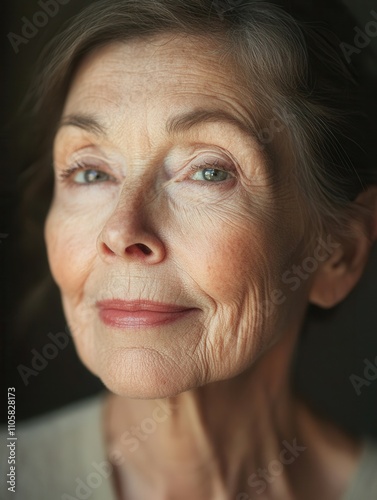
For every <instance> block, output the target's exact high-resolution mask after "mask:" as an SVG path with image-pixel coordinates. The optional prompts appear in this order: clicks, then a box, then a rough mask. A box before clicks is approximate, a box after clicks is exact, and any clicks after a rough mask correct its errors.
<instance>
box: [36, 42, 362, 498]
mask: <svg viewBox="0 0 377 500" xmlns="http://www.w3.org/2000/svg"><path fill="white" fill-rule="evenodd" d="M249 100H250V99H248V101H246V96H245V94H244V93H243V91H242V85H240V81H239V79H238V78H237V74H236V73H235V71H234V70H233V69H232V68H229V67H224V65H221V64H220V63H219V62H218V60H217V59H216V57H215V56H214V55H213V53H211V52H210V50H209V44H208V43H207V44H204V45H203V43H202V42H200V41H198V40H190V39H187V38H185V39H184V38H179V37H175V38H173V37H160V38H158V39H153V40H149V41H148V42H141V41H133V42H128V43H127V44H121V43H113V44H111V45H108V46H106V47H103V48H101V49H98V50H96V51H94V52H93V53H92V54H91V55H89V56H87V58H86V59H84V61H83V62H82V63H81V65H80V67H79V70H78V72H77V73H76V75H75V78H74V80H73V82H72V85H71V88H70V90H69V94H68V98H67V101H66V104H65V108H64V111H63V119H62V126H61V128H60V129H59V131H58V133H57V135H56V138H55V144H54V168H55V174H56V183H55V193H54V199H53V202H52V206H51V209H50V212H49V215H48V218H47V221H46V227H45V235H46V242H47V248H48V256H49V261H50V266H51V270H52V273H53V276H54V279H55V280H56V282H57V284H58V286H59V287H60V290H61V294H62V300H63V306H64V310H65V314H66V317H67V320H68V323H69V325H70V328H71V330H72V334H73V338H74V341H75V344H76V347H77V351H78V353H79V356H80V358H81V359H82V361H83V363H84V364H85V365H86V366H87V367H88V369H89V370H90V371H92V372H93V373H94V374H96V375H97V376H98V377H100V378H101V380H102V381H103V382H104V384H105V385H106V386H107V388H108V389H109V391H110V393H112V395H109V397H108V400H107V403H106V407H105V412H104V433H105V436H106V443H107V447H108V452H109V456H110V457H111V456H113V457H115V456H117V457H118V459H117V460H116V459H115V458H114V459H113V463H114V465H116V466H117V467H115V469H114V474H113V477H114V484H115V485H116V487H117V492H118V496H119V498H124V499H125V498H127V499H128V498H145V499H148V498H153V499H154V500H156V499H157V500H159V499H161V500H162V499H168V498H180V499H181V500H182V499H185V498H190V499H192V498H195V499H199V500H200V499H201V498H203V499H204V498H206V499H211V498H213V499H215V498H216V499H222V498H224V499H225V498H237V500H246V499H247V498H248V496H242V494H241V493H242V492H244V493H243V494H244V495H249V497H250V498H254V496H253V495H256V487H255V486H250V485H249V484H248V477H249V476H250V475H251V474H252V473H253V472H255V471H258V470H259V469H260V468H262V469H263V468H264V467H266V466H267V465H268V464H269V463H270V462H271V460H272V459H274V458H277V457H279V453H280V452H281V449H282V442H283V441H284V440H288V441H290V442H292V440H293V439H297V440H298V441H299V443H300V444H301V445H302V446H303V447H305V452H303V453H302V454H301V455H300V457H299V458H297V457H296V458H297V459H296V458H295V460H294V462H293V463H291V464H289V465H286V466H284V467H283V470H282V471H281V472H280V473H279V474H278V475H277V476H274V478H273V480H272V481H269V480H267V479H264V482H265V485H266V488H265V489H264V490H263V492H262V493H260V494H258V498H261V499H263V498H269V499H273V498H279V499H282V498H284V499H285V498H287V499H288V498H305V500H310V499H311V498H313V499H314V498H316V499H318V498H321V499H323V500H326V499H327V498H329V499H330V498H331V499H333V498H340V497H339V495H340V494H341V492H342V491H343V490H344V488H345V487H346V485H347V481H348V479H349V475H350V474H351V473H352V471H353V470H354V468H355V464H356V459H357V456H358V453H359V446H358V445H357V443H354V442H353V441H352V440H350V439H348V438H347V437H346V436H344V435H342V434H341V433H340V432H339V431H337V430H336V429H335V428H333V427H331V426H330V425H329V424H327V423H325V422H322V421H321V420H320V419H319V418H317V417H314V416H313V414H311V413H310V412H308V410H306V409H304V407H303V405H301V404H299V403H298V402H297V401H295V399H294V397H293V396H292V395H291V392H290V389H289V367H290V364H291V358H292V356H293V353H294V348H295V342H296V340H297V336H298V334H299V331H300V326H301V323H302V320H303V318H304V315H305V311H306V307H307V305H308V302H309V301H310V300H311V299H312V300H313V302H316V303H318V304H321V305H324V306H326V307H331V306H332V305H334V303H336V302H338V301H339V300H341V299H342V298H343V297H344V296H345V295H346V294H347V293H348V291H349V290H350V289H352V287H353V286H354V284H355V282H356V281H357V279H358V277H359V276H360V274H361V272H362V268H363V265H364V263H365V261H366V259H367V254H368V250H369V246H368V244H366V243H365V241H367V240H365V239H364V240H362V243H363V245H361V246H360V248H359V247H358V248H359V250H358V251H357V252H346V251H345V250H344V247H343V246H340V245H339V246H338V247H336V248H335V249H334V251H333V252H332V253H331V255H329V256H328V257H329V258H328V259H327V260H326V261H325V262H321V263H320V265H319V268H318V271H317V272H315V273H312V274H311V275H310V277H309V278H308V279H302V280H301V281H300V286H299V288H298V290H296V291H295V292H292V291H290V290H288V291H287V290H286V288H284V287H285V285H284V284H283V283H282V278H281V277H282V275H283V273H284V272H285V271H287V270H289V269H290V268H291V266H292V265H294V264H297V265H298V264H300V262H301V259H302V255H301V244H302V235H303V230H304V227H305V221H302V220H301V219H300V215H299V214H300V210H299V205H298V200H297V197H295V196H294V193H293V189H292V179H291V178H290V176H289V172H286V166H285V163H286V162H284V157H283V156H282V157H281V159H280V160H281V161H280V162H279V165H277V167H278V168H271V164H270V162H269V161H268V157H267V155H266V152H265V151H264V149H263V148H261V147H260V145H259V144H258V142H257V140H256V139H255V137H253V134H252V132H251V131H250V133H248V132H247V131H246V130H241V129H240V128H238V127H236V126H235V124H234V123H230V122H225V121H224V120H223V121H216V122H215V121H213V120H208V119H207V120H204V121H201V122H200V123H199V124H196V125H195V126H192V127H190V128H189V129H187V130H183V129H181V130H178V131H176V132H174V133H172V132H169V131H166V130H165V127H166V124H167V122H169V120H171V119H172V118H173V117H176V116H177V115H181V114H182V113H188V112H192V111H194V110H203V109H206V110H210V111H213V110H215V109H216V110H222V111H224V110H225V111H226V112H227V113H229V114H231V115H232V116H233V117H234V118H236V119H238V120H241V121H242V122H243V123H244V124H247V123H248V116H249V109H247V108H246V107H245V104H244V103H245V102H249ZM78 114H80V115H85V116H89V115H90V117H91V118H92V119H93V118H94V119H95V120H96V121H97V122H98V124H99V126H100V127H101V131H100V130H99V127H97V128H96V129H93V127H91V129H90V127H88V121H86V122H85V124H84V125H83V123H84V122H83V121H82V120H81V122H79V123H78V122H77V117H76V118H74V117H73V116H72V115H78ZM244 128H246V127H244ZM282 133H283V132H282ZM280 139H281V138H278V137H277V138H276V140H280ZM206 163H210V164H213V168H217V169H219V170H221V171H222V172H226V171H227V170H230V173H228V174H227V173H222V174H221V175H223V176H224V177H222V178H223V180H221V181H218V182H213V181H212V182H210V181H206V180H203V169H206V168H208V165H207V164H206ZM78 164H79V165H82V164H85V165H86V166H87V168H91V169H94V170H96V171H99V172H100V174H99V175H100V177H99V179H100V180H101V181H102V182H92V183H91V184H82V181H83V180H84V179H85V177H84V173H83V172H82V171H77V170H76V171H74V172H70V173H67V169H69V168H71V167H72V166H77V165H78ZM194 165H195V166H196V167H198V168H197V170H196V171H192V170H190V167H191V166H194ZM275 167H276V165H275ZM360 238H361V239H362V236H360ZM346 255H347V256H349V255H353V256H354V255H358V257H359V260H358V263H357V269H356V270H355V265H354V267H353V274H352V277H351V276H350V274H349V273H348V270H349V269H350V266H351V262H350V261H347V260H346V259H345V256H346ZM352 262H353V261H352ZM353 264H354V262H353ZM274 290H280V291H281V292H282V294H283V296H284V301H282V303H278V302H279V301H278V300H275V299H273V300H272V299H271V297H274V292H273V291H274ZM104 299H123V300H135V299H146V300H153V301H158V302H165V303H170V304H179V305H182V306H184V307H190V308H194V310H193V311H192V312H191V313H190V314H189V315H187V316H186V317H184V318H183V319H181V320H179V321H176V322H174V323H171V324H168V325H164V326H160V327H141V328H137V329H136V328H135V329H121V328H112V327H109V326H107V325H105V324H104V323H103V322H102V321H101V320H100V317H99V311H98V308H97V307H96V302H97V301H99V300H104ZM130 398H137V399H130ZM161 398H168V399H167V400H165V401H168V402H170V404H171V405H172V407H173V410H172V411H170V412H169V414H168V418H167V419H164V420H163V421H162V422H163V423H161V424H158V426H157V429H156V430H155V431H153V434H151V435H148V436H147V437H146V434H145V433H144V434H140V432H141V431H140V428H139V430H138V431H137V430H135V427H138V426H140V422H142V421H143V418H145V417H146V416H148V415H150V414H152V413H153V411H154V410H155V408H156V404H157V403H156V401H159V400H161ZM131 427H133V431H132V432H133V434H132V433H130V436H131V435H132V436H134V439H138V440H139V443H140V446H139V447H138V448H139V449H138V452H137V453H135V452H134V450H133V449H131V448H132V447H130V443H129V442H128V444H127V441H126V440H125V439H124V438H122V436H123V435H124V432H125V430H129V429H131ZM135 433H139V437H136V438H135V436H136V434H135ZM141 436H144V438H143V437H141ZM135 447H136V444H135V441H134V448H135ZM119 457H122V459H119ZM308 485H311V488H308ZM260 489H262V486H261V485H260ZM237 495H239V496H237Z"/></svg>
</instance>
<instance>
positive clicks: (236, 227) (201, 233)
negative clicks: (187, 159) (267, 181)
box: [173, 207, 289, 305]
mask: <svg viewBox="0 0 377 500" xmlns="http://www.w3.org/2000/svg"><path fill="white" fill-rule="evenodd" d="M232 214H233V215H234V216H233V215H232ZM207 215H208V216H204V217H203V214H200V215H198V214H197V215H196V216H195V214H193V213H192V214H191V216H190V218H189V220H185V221H183V222H182V225H183V226H184V227H185V228H186V231H185V233H184V235H183V236H182V239H180V240H179V241H176V247H175V248H174V249H173V254H174V255H175V256H176V257H177V260H178V261H181V262H185V270H186V272H188V273H189V274H190V276H191V277H192V278H193V280H194V281H195V282H196V283H197V284H199V286H200V288H201V289H202V290H203V291H204V292H205V293H206V294H208V295H209V296H210V297H211V298H212V299H213V300H214V301H216V302H218V303H219V304H220V305H221V304H224V305H226V304H230V303H234V302H237V301H238V302H242V301H243V300H244V299H245V296H246V295H247V294H248V293H249V292H250V293H252V294H253V295H254V296H255V295H256V294H257V295H260V296H261V297H263V295H264V293H265V289H266V290H267V289H268V288H269V287H270V286H273V283H274V281H276V279H277V277H278V275H279V270H280V269H281V268H284V262H285V258H284V252H282V251H281V249H282V248H284V244H285V243H284V240H286V239H287V236H288V237H289V235H286V230H284V231H281V230H280V231H277V229H276V226H273V225H271V224H267V223H266V222H265V221H264V222H263V221H258V220H256V219H253V218H252V217H250V216H249V215H248V214H247V213H245V212H242V211H241V210H240V207H236V208H232V209H227V208H226V207H224V210H221V211H217V212H215V211H213V212H212V213H208V214H207Z"/></svg>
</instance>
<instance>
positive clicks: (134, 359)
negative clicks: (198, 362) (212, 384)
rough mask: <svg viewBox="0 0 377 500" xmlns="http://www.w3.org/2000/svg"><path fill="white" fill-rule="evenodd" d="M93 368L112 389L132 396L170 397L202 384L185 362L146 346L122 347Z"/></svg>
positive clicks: (119, 394) (120, 394) (143, 397)
mask: <svg viewBox="0 0 377 500" xmlns="http://www.w3.org/2000/svg"><path fill="white" fill-rule="evenodd" d="M89 369H90V368H89ZM90 370H91V371H92V372H93V373H94V374H95V375H96V376H98V377H99V378H100V379H101V381H102V383H103V384H104V385H105V386H106V387H107V389H108V390H109V391H110V392H112V393H114V394H117V395H118V396H123V397H129V398H137V399H163V398H170V397H174V396H177V395H178V394H180V393H182V392H185V391H187V390H189V389H193V388H194V387H198V386H199V385H202V384H201V383H200V381H199V380H197V379H196V377H194V374H191V376H189V375H188V374H187V370H185V368H184V366H183V364H182V365H181V366H179V364H178V363H177V364H174V363H173V362H172V360H171V359H170V358H168V357H165V356H163V355H161V354H160V353H158V352H157V351H154V350H152V349H145V348H127V349H125V348H118V349H117V350H116V351H113V352H112V354H111V356H110V359H103V360H102V361H101V363H99V366H98V369H96V370H95V371H94V370H92V369H90ZM188 373H190V371H189V372H188Z"/></svg>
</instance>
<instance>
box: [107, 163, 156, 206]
mask: <svg viewBox="0 0 377 500" xmlns="http://www.w3.org/2000/svg"><path fill="white" fill-rule="evenodd" d="M156 198H157V188H156V179H155V176H153V175H148V173H147V170H146V169H142V168H138V169H137V170H136V171H135V173H134V174H133V175H129V176H127V177H126V179H125V180H124V182H123V185H122V187H121V190H120V193H119V199H118V202H117V206H116V209H115V211H121V212H124V213H129V214H131V213H134V214H139V216H141V215H142V214H145V213H146V212H147V211H148V208H150V207H151V206H152V205H153V203H154V202H155V201H156Z"/></svg>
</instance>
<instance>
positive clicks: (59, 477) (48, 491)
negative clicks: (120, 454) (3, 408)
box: [0, 392, 377, 500]
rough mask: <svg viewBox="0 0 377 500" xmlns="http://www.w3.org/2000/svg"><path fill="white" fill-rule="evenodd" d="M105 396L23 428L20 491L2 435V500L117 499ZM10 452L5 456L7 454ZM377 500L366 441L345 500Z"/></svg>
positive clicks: (376, 464) (375, 461)
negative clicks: (109, 457)
mask: <svg viewBox="0 0 377 500" xmlns="http://www.w3.org/2000/svg"><path fill="white" fill-rule="evenodd" d="M105 394H106V393H105V392H104V393H101V394H99V395H96V396H95V397H91V398H88V399H86V400H84V401H80V403H75V404H72V405H69V406H67V407H65V408H64V409H63V410H57V411H54V412H51V413H50V414H48V415H43V416H41V417H37V418H34V419H31V420H29V421H28V422H26V423H22V424H19V425H18V426H17V428H16V435H17V441H16V450H15V451H16V460H17V461H16V488H15V490H16V492H15V493H12V492H10V491H8V487H9V486H10V485H9V484H7V483H6V481H7V480H8V479H9V476H8V477H7V476H6V474H7V473H9V472H10V465H9V464H8V463H7V461H8V457H9V452H8V450H10V447H9V448H8V447H7V446H6V445H7V444H9V443H12V441H11V440H7V438H8V437H9V436H8V434H7V432H6V431H7V430H6V429H2V431H1V432H0V442H1V450H2V451H1V453H0V471H1V477H0V498H1V500H8V498H9V499H15V500H87V499H89V500H117V499H116V495H115V491H114V487H113V482H112V475H111V469H112V465H111V463H110V462H109V461H108V460H107V458H106V452H105V443H104V437H103V429H102V409H103V402H104V396H105ZM4 450H5V453H4ZM376 499H377V442H373V441H371V440H369V439H365V440H364V447H363V452H362V455H361V458H360V462H359V465H358V468H357V470H356V473H355V475H354V477H353V478H351V480H350V487H349V489H348V491H347V492H346V494H345V496H344V497H343V498H342V499H341V500H376Z"/></svg>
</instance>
